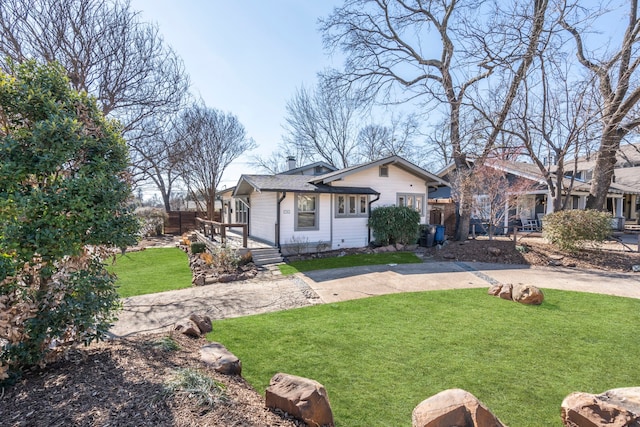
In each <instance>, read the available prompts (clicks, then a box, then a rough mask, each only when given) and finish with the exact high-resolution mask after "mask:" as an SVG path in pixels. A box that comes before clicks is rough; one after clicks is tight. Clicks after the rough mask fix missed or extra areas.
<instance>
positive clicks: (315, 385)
mask: <svg viewBox="0 0 640 427" xmlns="http://www.w3.org/2000/svg"><path fill="white" fill-rule="evenodd" d="M265 394H266V396H265V397H266V406H267V407H268V408H271V409H280V410H281V411H284V412H287V413H288V414H290V415H292V416H293V417H295V418H298V419H300V420H302V421H304V422H305V423H307V425H309V426H311V427H321V426H333V425H334V424H333V413H332V412H331V405H330V404H329V396H328V395H327V391H326V390H325V388H324V386H323V385H322V384H320V383H319V382H317V381H314V380H311V379H308V378H303V377H298V376H295V375H289V374H283V373H277V374H275V375H274V376H273V377H272V378H271V381H270V382H269V387H268V388H267V390H266V393H265Z"/></svg>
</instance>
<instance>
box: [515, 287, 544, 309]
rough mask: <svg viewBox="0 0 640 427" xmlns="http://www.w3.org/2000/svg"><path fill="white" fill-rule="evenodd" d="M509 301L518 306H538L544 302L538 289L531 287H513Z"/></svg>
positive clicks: (542, 295)
mask: <svg viewBox="0 0 640 427" xmlns="http://www.w3.org/2000/svg"><path fill="white" fill-rule="evenodd" d="M511 299H513V300H514V301H515V302H519V303H520V304H533V305H540V304H542V302H543V301H544V294H543V293H542V291H541V290H540V288H538V287H536V286H533V285H523V284H517V285H513V289H512V291H511Z"/></svg>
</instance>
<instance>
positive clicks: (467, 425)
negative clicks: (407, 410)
mask: <svg viewBox="0 0 640 427" xmlns="http://www.w3.org/2000/svg"><path fill="white" fill-rule="evenodd" d="M411 421H412V424H411V425H412V426H413V427H504V424H502V422H501V421H500V420H499V419H498V418H497V417H496V416H495V415H493V414H492V413H491V411H490V410H489V409H488V408H487V407H486V406H485V405H484V404H483V403H482V402H480V401H479V400H478V399H477V398H476V397H475V396H474V395H473V394H471V393H469V392H468V391H465V390H462V389H459V388H454V389H449V390H445V391H441V392H440V393H438V394H436V395H434V396H431V397H430V398H428V399H426V400H423V401H422V402H421V403H420V404H419V405H418V406H416V407H415V409H414V410H413V413H412V414H411Z"/></svg>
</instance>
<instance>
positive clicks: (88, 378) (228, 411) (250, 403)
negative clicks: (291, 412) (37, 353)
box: [0, 334, 303, 427]
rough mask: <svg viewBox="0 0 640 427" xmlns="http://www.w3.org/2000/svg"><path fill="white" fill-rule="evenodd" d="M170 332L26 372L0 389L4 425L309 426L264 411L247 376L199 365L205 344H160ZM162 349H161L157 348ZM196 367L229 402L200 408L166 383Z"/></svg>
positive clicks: (189, 341)
mask: <svg viewBox="0 0 640 427" xmlns="http://www.w3.org/2000/svg"><path fill="white" fill-rule="evenodd" d="M165 336H167V335H166V334H155V335H144V336H139V337H135V338H132V339H127V340H117V341H114V342H105V343H99V344H94V345H92V346H90V347H88V348H82V349H79V350H75V351H73V352H71V353H69V354H68V355H67V359H68V360H63V361H60V362H57V363H54V364H51V365H49V366H47V367H46V369H44V370H41V369H33V370H31V371H29V372H26V373H25V375H24V377H23V378H22V379H21V380H20V381H19V382H18V383H17V384H15V385H14V386H12V387H9V388H6V389H4V390H0V396H1V397H0V419H1V420H2V425H4V426H39V425H47V426H70V425H75V426H107V425H111V426H116V425H136V426H194V425H198V426H225V427H226V426H283V427H291V426H298V425H303V424H299V423H297V422H295V421H294V420H290V419H285V418H283V417H281V416H280V415H278V414H275V413H273V412H271V411H269V410H267V409H265V407H264V398H263V397H261V396H260V395H259V394H258V393H257V392H256V391H255V390H254V389H253V388H251V386H250V385H249V384H248V383H247V382H246V381H245V380H244V379H243V378H241V377H236V376H226V375H221V374H217V373H216V372H214V371H212V370H209V369H207V368H206V367H205V366H204V364H203V363H202V362H200V360H199V348H200V346H202V345H203V344H205V343H207V341H206V340H205V339H204V338H200V339H191V338H187V337H185V336H183V335H178V334H176V335H174V336H173V339H174V340H175V341H176V342H177V343H178V345H179V349H178V350H175V351H170V350H164V349H163V348H162V347H161V346H159V345H157V343H158V342H159V340H160V339H161V338H162V337H165ZM154 344H156V345H154ZM187 367H189V368H194V369H198V370H199V371H201V372H204V373H206V375H208V376H211V377H212V378H214V379H215V380H216V381H218V382H220V383H221V384H223V385H224V387H225V395H226V396H227V399H226V402H221V403H218V404H216V405H215V406H213V407H206V406H199V405H198V404H197V403H196V402H195V399H194V398H193V397H189V396H188V395H177V396H173V395H171V394H168V393H167V390H166V387H165V385H166V384H167V382H168V381H170V380H171V379H172V378H173V377H174V375H175V373H176V371H177V369H179V368H187Z"/></svg>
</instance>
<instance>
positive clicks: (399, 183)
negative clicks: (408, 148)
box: [331, 165, 428, 249]
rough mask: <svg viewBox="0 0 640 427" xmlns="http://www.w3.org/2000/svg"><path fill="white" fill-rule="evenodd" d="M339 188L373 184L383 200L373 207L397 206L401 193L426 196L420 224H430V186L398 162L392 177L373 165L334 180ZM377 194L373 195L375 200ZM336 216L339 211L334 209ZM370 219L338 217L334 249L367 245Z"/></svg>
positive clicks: (371, 185)
mask: <svg viewBox="0 0 640 427" xmlns="http://www.w3.org/2000/svg"><path fill="white" fill-rule="evenodd" d="M331 185H333V186H335V187H369V188H373V189H374V190H376V191H377V192H378V193H380V199H379V200H377V201H376V202H374V203H373V204H372V205H371V207H372V208H374V209H375V208H376V207H378V206H389V205H395V204H396V203H397V200H398V197H397V196H398V194H416V195H417V194H419V195H422V196H423V198H424V201H423V203H424V206H423V210H422V215H421V216H420V223H422V224H424V223H426V222H427V221H426V218H427V216H426V215H427V213H428V206H427V199H428V197H427V188H426V184H425V182H424V180H422V179H420V178H419V177H417V176H415V175H413V174H411V173H409V172H406V171H404V170H402V169H400V168H398V167H396V166H394V165H389V176H388V177H381V176H380V175H379V170H378V168H377V167H371V168H368V169H365V170H363V171H361V172H358V173H354V174H351V175H348V176H347V177H345V178H344V179H343V180H340V181H334V182H332V183H331ZM374 198H375V196H369V200H373V199H374ZM332 215H334V216H335V213H334V212H332ZM367 221H368V218H348V217H347V218H335V217H334V223H333V224H334V225H333V249H340V248H357V247H362V246H367V244H368V243H369V241H368V238H367V237H368V236H367V232H368V228H367Z"/></svg>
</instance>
